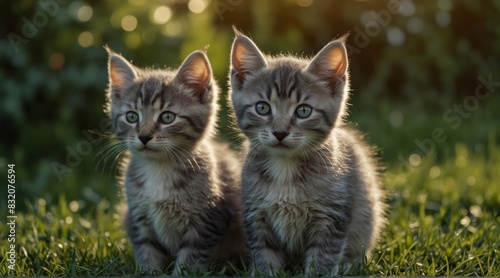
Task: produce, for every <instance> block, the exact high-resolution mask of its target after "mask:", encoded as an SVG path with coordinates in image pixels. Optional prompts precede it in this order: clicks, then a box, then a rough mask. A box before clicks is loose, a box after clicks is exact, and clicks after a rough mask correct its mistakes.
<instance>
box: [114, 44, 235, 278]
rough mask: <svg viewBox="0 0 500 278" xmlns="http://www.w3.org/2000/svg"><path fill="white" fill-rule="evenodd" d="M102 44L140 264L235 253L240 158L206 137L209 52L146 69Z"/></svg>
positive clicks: (204, 263) (182, 262)
mask: <svg viewBox="0 0 500 278" xmlns="http://www.w3.org/2000/svg"><path fill="white" fill-rule="evenodd" d="M108 52H109V68H108V70H109V92H110V95H109V100H110V107H109V108H110V109H109V110H110V117H111V119H112V122H113V126H114V131H115V135H116V137H117V138H118V139H119V142H120V144H122V146H123V148H124V149H125V148H126V149H128V150H129V153H130V161H129V162H127V165H126V167H127V170H126V175H125V188H126V196H127V203H128V212H127V215H126V230H127V234H128V236H129V238H130V241H131V244H132V247H133V249H134V253H135V256H136V258H137V260H138V261H139V263H140V265H141V268H142V269H143V270H146V271H153V270H159V271H161V270H165V269H166V267H168V266H169V265H171V264H172V263H173V264H174V270H173V274H174V275H180V274H182V273H183V270H184V268H186V269H189V270H193V269H197V270H206V269H207V268H208V267H209V266H210V265H211V264H212V263H213V262H214V259H215V258H221V259H224V258H227V257H229V256H231V255H238V254H240V252H242V251H243V250H244V249H243V246H244V240H243V233H242V232H241V223H240V222H241V216H240V214H241V205H240V202H241V201H240V200H241V192H240V185H239V184H240V178H239V175H240V171H241V166H240V163H239V160H238V158H237V156H236V154H235V153H234V152H233V151H231V150H230V149H229V148H228V147H227V146H225V145H222V144H220V143H216V142H215V141H214V140H213V139H212V137H213V134H214V125H215V119H216V113H217V109H218V107H217V97H218V96H217V94H218V88H217V85H216V83H215V81H214V79H213V77H212V71H211V67H210V64H209V61H208V59H207V57H206V56H205V54H204V53H202V52H199V51H197V52H194V53H192V54H191V55H189V57H187V58H186V60H185V61H184V62H183V64H182V65H181V67H180V68H179V70H177V71H172V70H152V69H139V68H137V67H135V66H133V65H132V64H130V63H129V62H127V61H126V60H125V59H124V58H123V57H122V56H120V55H118V54H116V53H113V52H112V51H110V50H108ZM174 262H175V263H174Z"/></svg>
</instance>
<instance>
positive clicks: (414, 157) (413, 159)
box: [408, 153, 422, 167]
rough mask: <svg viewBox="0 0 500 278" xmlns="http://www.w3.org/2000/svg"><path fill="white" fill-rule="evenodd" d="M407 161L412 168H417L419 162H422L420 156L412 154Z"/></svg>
mask: <svg viewBox="0 0 500 278" xmlns="http://www.w3.org/2000/svg"><path fill="white" fill-rule="evenodd" d="M408 161H409V162H410V164H411V165H412V166H415V167H417V166H418V165H420V162H422V158H421V157H420V155H418V154H416V153H414V154H411V155H410V157H409V158H408Z"/></svg>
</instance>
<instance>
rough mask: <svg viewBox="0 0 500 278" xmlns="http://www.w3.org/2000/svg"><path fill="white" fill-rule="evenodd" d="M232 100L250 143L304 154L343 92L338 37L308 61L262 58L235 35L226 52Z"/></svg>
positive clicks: (339, 106) (322, 135)
mask: <svg viewBox="0 0 500 278" xmlns="http://www.w3.org/2000/svg"><path fill="white" fill-rule="evenodd" d="M231 62H232V71H231V87H232V95H231V98H232V103H233V107H234V110H235V114H236V120H237V123H238V126H239V127H240V129H241V130H242V131H243V133H244V134H245V135H246V136H247V137H248V138H249V139H250V140H251V142H252V143H253V144H255V145H254V146H256V147H261V148H262V149H263V150H265V151H267V152H269V153H271V154H273V155H280V156H281V155H282V156H293V155H296V154H301V153H302V154H304V153H305V152H308V151H310V150H311V149H314V148H317V147H318V146H319V145H321V144H322V143H323V142H324V140H325V139H326V138H327V137H328V136H329V134H330V133H331V131H332V129H333V128H334V126H335V124H336V122H337V120H338V117H339V115H340V114H341V113H342V111H343V109H344V108H343V106H344V102H345V99H346V97H347V88H346V87H347V85H346V79H347V72H346V70H347V69H346V68H347V57H346V55H345V48H344V47H343V44H342V43H340V42H332V43H330V44H329V45H327V46H326V47H325V48H324V49H323V50H322V51H321V52H320V53H319V54H318V55H317V56H316V57H315V58H314V59H313V60H312V61H311V62H309V61H304V60H299V59H296V58H291V57H281V58H266V57H264V56H263V55H262V54H261V53H260V51H259V50H258V49H257V47H256V46H255V45H254V44H253V42H252V41H250V39H248V38H247V37H244V36H238V37H237V38H236V39H235V42H234V44H233V52H232V57H231Z"/></svg>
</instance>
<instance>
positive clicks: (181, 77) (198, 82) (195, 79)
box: [175, 51, 212, 101]
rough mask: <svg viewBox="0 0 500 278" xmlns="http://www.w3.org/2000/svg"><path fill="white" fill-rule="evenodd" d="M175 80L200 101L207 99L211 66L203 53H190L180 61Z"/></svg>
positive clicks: (209, 89) (210, 79)
mask: <svg viewBox="0 0 500 278" xmlns="http://www.w3.org/2000/svg"><path fill="white" fill-rule="evenodd" d="M175 80H176V81H177V82H180V83H181V84H182V85H184V86H186V87H187V88H189V89H190V90H191V91H192V93H193V95H195V96H196V97H198V98H199V99H200V101H204V100H207V99H208V98H209V97H210V96H211V94H210V91H211V87H212V68H211V67H210V62H209V61H208V58H207V56H206V55H205V53H203V52H201V51H195V52H193V53H191V54H190V55H189V56H188V57H187V58H186V59H185V60H184V62H182V65H181V66H180V68H179V70H178V72H177V75H176V76H175Z"/></svg>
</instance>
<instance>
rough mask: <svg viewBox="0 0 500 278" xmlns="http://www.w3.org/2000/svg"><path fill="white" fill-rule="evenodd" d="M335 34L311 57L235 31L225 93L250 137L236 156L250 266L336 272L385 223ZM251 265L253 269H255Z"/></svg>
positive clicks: (366, 248) (356, 258) (367, 246)
mask: <svg viewBox="0 0 500 278" xmlns="http://www.w3.org/2000/svg"><path fill="white" fill-rule="evenodd" d="M344 44H345V43H344V39H343V38H342V39H340V40H336V41H332V42H330V43H329V44H327V45H326V46H325V47H324V48H323V49H322V50H321V51H320V52H319V53H318V54H317V55H316V56H315V57H314V58H313V59H312V60H310V61H309V60H305V59H299V58H295V57H291V56H279V57H269V56H264V55H263V54H262V53H261V52H260V51H259V49H258V48H257V46H256V45H255V44H254V43H253V42H252V41H251V40H250V39H249V38H248V37H246V36H243V35H241V34H237V37H236V38H235V40H234V43H233V47H232V54H231V72H230V79H231V81H230V83H231V89H232V94H231V102H232V105H233V107H234V112H235V116H236V121H237V125H238V126H239V128H240V129H241V131H242V132H243V133H244V135H245V136H246V137H247V138H248V139H249V150H248V154H247V157H246V161H245V163H244V165H243V174H242V190H243V193H242V195H243V196H242V197H243V208H244V228H245V232H246V237H247V245H248V248H249V252H250V259H251V268H252V269H253V270H254V271H255V270H256V271H257V274H271V275H272V274H274V273H273V272H274V271H275V270H278V269H283V268H285V269H287V268H293V267H294V266H295V265H299V267H300V268H302V270H303V271H304V272H305V274H306V275H335V274H337V273H338V271H339V268H340V266H341V265H344V266H345V267H350V265H352V264H353V263H357V262H360V261H361V260H362V259H363V255H364V254H366V255H369V254H370V251H371V250H372V248H373V245H374V244H375V243H376V242H377V239H378V238H379V235H380V230H381V227H382V226H383V223H384V216H383V214H384V205H383V200H382V199H383V196H384V195H383V192H382V190H381V188H380V183H379V179H378V173H377V170H378V169H377V166H376V163H375V161H374V159H373V158H372V156H373V155H372V150H371V149H370V148H369V147H368V146H367V145H365V144H364V143H363V142H362V141H361V139H360V137H361V136H360V135H359V134H358V133H357V132H356V131H354V130H352V129H350V128H348V127H346V126H345V124H344V123H343V120H342V118H343V117H344V116H345V113H346V112H345V110H346V102H347V98H348V95H349V78H348V71H347V65H348V61H347V53H346V48H345V46H344ZM254 274H255V273H254Z"/></svg>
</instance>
